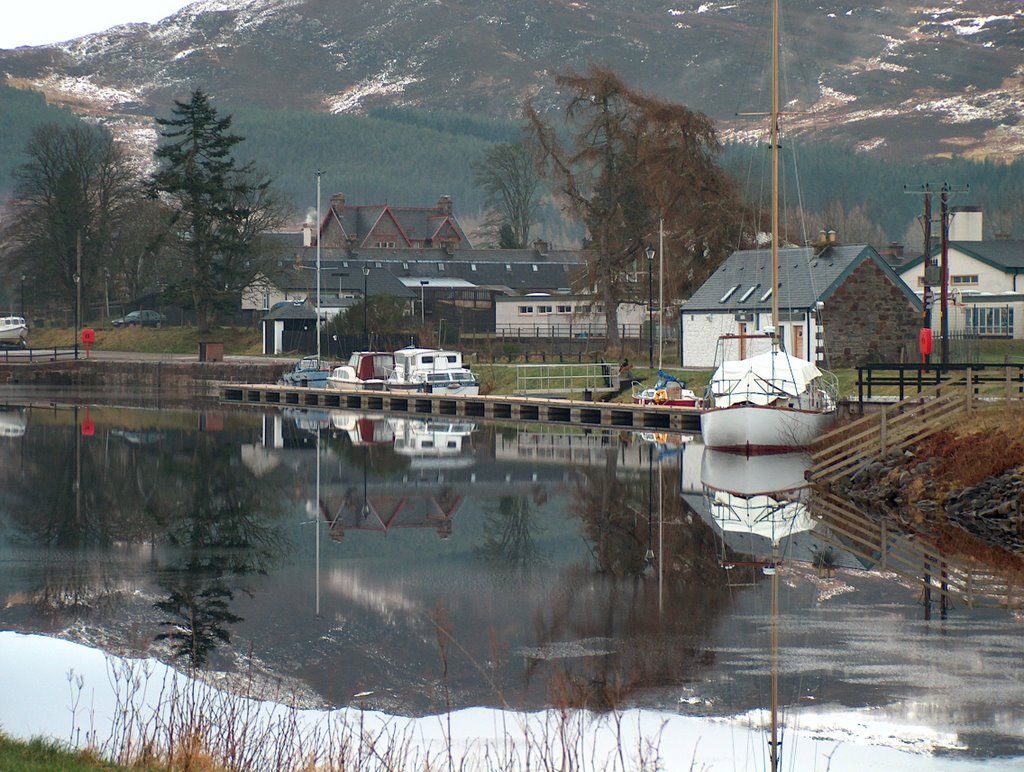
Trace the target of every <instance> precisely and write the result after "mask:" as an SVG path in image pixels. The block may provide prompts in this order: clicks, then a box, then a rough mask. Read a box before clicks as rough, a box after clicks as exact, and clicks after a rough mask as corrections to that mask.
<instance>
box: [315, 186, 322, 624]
mask: <svg viewBox="0 0 1024 772" xmlns="http://www.w3.org/2000/svg"><path fill="white" fill-rule="evenodd" d="M319 182H320V175H319V174H318V175H317V183H319ZM318 241H319V240H318ZM320 502H321V499H320V432H319V430H318V431H317V433H316V511H317V516H316V517H314V518H313V528H314V530H315V531H316V615H317V617H318V618H319V616H320V517H319V513H320V510H321V507H322V506H323V505H322V504H321V503H320Z"/></svg>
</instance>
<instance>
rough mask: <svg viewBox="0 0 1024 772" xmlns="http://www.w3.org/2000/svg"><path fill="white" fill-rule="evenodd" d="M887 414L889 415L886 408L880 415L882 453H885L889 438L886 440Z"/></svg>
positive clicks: (879, 448)
mask: <svg viewBox="0 0 1024 772" xmlns="http://www.w3.org/2000/svg"><path fill="white" fill-rule="evenodd" d="M887 413H888V411H887V410H886V408H885V407H883V408H882V410H881V412H880V413H879V414H878V451H879V452H880V453H885V447H886V441H887V438H886V416H887Z"/></svg>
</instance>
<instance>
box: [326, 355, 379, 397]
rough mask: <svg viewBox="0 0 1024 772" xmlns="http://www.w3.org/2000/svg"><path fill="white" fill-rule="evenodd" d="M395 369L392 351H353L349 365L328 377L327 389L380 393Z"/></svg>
mask: <svg viewBox="0 0 1024 772" xmlns="http://www.w3.org/2000/svg"><path fill="white" fill-rule="evenodd" d="M394 367H395V355H394V354H392V353H391V352H390V351H353V352H352V355H351V356H350V357H349V358H348V363H347V364H344V365H341V366H340V367H335V368H334V369H333V370H332V371H331V374H330V375H329V376H327V388H329V389H337V390H339V391H380V390H382V389H383V388H384V379H385V378H387V377H388V374H389V373H390V372H391V371H392V370H393V369H394Z"/></svg>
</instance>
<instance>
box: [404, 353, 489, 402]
mask: <svg viewBox="0 0 1024 772" xmlns="http://www.w3.org/2000/svg"><path fill="white" fill-rule="evenodd" d="M394 356H395V366H394V369H393V370H392V371H391V373H389V374H388V377H387V378H386V379H385V382H384V388H386V389H388V390H389V391H419V392H425V393H434V394H438V393H442V394H448V395H451V396H468V397H472V396H476V395H477V394H479V393H480V380H479V379H478V378H477V377H476V376H475V375H474V374H473V373H472V372H471V371H470V370H469V368H467V367H466V366H465V365H464V364H463V361H462V354H461V353H459V352H458V351H449V350H446V349H434V348H414V347H408V348H403V349H399V350H398V351H396V352H395V355H394Z"/></svg>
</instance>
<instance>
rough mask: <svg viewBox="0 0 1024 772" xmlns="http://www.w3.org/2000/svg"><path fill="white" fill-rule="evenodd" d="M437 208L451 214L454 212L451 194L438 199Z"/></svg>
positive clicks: (442, 212) (443, 212)
mask: <svg viewBox="0 0 1024 772" xmlns="http://www.w3.org/2000/svg"><path fill="white" fill-rule="evenodd" d="M437 208H438V209H439V210H440V211H441V214H451V213H452V197H451V196H441V197H440V198H439V199H437Z"/></svg>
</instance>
